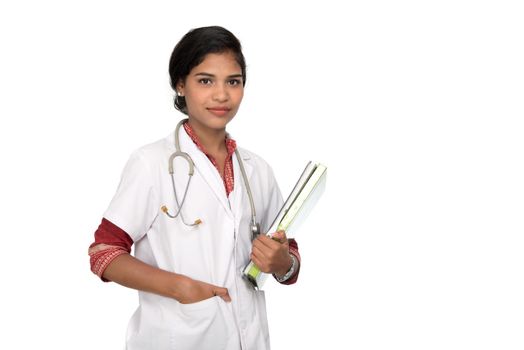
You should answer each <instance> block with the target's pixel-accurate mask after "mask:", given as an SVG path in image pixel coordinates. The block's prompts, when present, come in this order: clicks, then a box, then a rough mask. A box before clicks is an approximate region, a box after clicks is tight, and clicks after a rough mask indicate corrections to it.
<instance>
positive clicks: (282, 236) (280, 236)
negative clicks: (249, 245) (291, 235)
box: [271, 230, 287, 243]
mask: <svg viewBox="0 0 524 350" xmlns="http://www.w3.org/2000/svg"><path fill="white" fill-rule="evenodd" d="M271 238H272V239H273V240H275V241H277V242H280V243H284V242H285V241H287V237H286V233H285V232H284V231H283V230H280V231H277V232H275V233H274V234H273V235H272V236H271Z"/></svg>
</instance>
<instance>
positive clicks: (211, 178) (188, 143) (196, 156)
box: [178, 128, 253, 217]
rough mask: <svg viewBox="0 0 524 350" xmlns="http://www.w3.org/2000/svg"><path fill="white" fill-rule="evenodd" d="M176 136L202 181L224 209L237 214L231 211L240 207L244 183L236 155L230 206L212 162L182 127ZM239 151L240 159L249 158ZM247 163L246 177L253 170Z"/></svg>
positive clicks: (248, 176)
mask: <svg viewBox="0 0 524 350" xmlns="http://www.w3.org/2000/svg"><path fill="white" fill-rule="evenodd" d="M178 136H179V140H180V148H181V149H180V150H181V151H182V152H186V153H188V154H189V155H190V156H191V158H192V159H193V162H194V163H195V169H196V171H197V172H199V173H200V175H201V176H202V178H203V179H204V181H205V182H206V183H207V184H208V185H209V187H210V188H211V189H212V190H213V192H214V194H215V197H216V198H217V200H218V201H219V202H220V204H221V205H222V206H223V207H224V209H225V211H226V212H227V213H228V214H229V215H230V216H232V217H235V216H237V215H234V214H233V212H232V211H233V210H234V211H235V212H236V211H237V210H238V209H240V208H241V205H240V204H241V202H242V193H243V192H244V190H243V189H244V187H245V185H244V180H243V178H242V173H241V172H240V168H239V166H238V159H237V158H236V155H235V154H234V155H233V172H234V178H235V186H234V189H233V192H232V193H231V194H230V197H231V198H233V196H235V198H234V200H233V202H234V203H235V204H234V205H233V206H230V202H229V200H228V198H227V196H226V190H225V188H224V182H223V180H222V177H221V176H220V174H219V173H218V171H217V169H216V168H215V166H214V165H213V163H211V161H210V160H209V159H208V158H207V156H206V155H205V154H204V153H203V152H202V151H201V150H200V149H199V148H198V146H197V145H196V144H195V143H194V142H193V140H192V139H191V138H190V137H189V135H188V134H187V133H186V131H185V129H184V128H180V130H179V135H178ZM239 153H240V154H241V157H242V160H249V159H250V157H249V155H248V154H245V152H242V150H240V149H239ZM249 163H250V162H244V168H245V170H246V175H247V178H248V179H249V178H250V177H251V173H252V171H253V167H252V165H251V164H249ZM246 195H247V194H246ZM246 200H248V198H246ZM237 213H238V212H237Z"/></svg>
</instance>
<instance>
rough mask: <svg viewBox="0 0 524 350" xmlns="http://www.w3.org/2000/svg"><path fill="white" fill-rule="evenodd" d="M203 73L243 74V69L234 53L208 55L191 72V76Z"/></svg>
mask: <svg viewBox="0 0 524 350" xmlns="http://www.w3.org/2000/svg"><path fill="white" fill-rule="evenodd" d="M203 72H205V73H210V74H215V73H227V74H241V73H242V68H241V67H240V65H239V64H238V62H237V60H236V58H235V55H234V54H233V53H232V52H221V53H208V54H207V55H206V56H205V57H204V60H203V61H202V62H201V63H200V64H199V65H198V66H196V67H194V68H193V69H192V70H191V72H190V74H198V73H203Z"/></svg>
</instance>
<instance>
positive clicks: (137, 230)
mask: <svg viewBox="0 0 524 350" xmlns="http://www.w3.org/2000/svg"><path fill="white" fill-rule="evenodd" d="M158 208H159V205H158V196H157V193H156V191H155V186H154V182H153V175H152V171H151V167H150V165H149V164H148V163H147V161H146V159H145V157H144V156H143V155H142V154H141V153H140V150H138V151H135V152H134V153H133V154H132V155H131V157H130V158H129V160H128V162H127V164H126V166H125V168H124V171H123V172H122V176H121V179H120V184H119V185H118V189H117V191H116V194H115V195H114V197H113V199H112V200H111V203H110V204H109V208H108V209H107V210H106V212H105V213H104V217H105V218H106V219H107V220H109V221H111V222H112V223H113V224H115V225H116V226H118V227H120V228H121V229H122V230H124V231H125V232H126V233H127V234H128V235H129V236H130V237H131V238H132V239H133V241H134V242H136V241H138V240H139V239H140V238H142V237H143V236H144V235H145V234H146V233H147V231H148V230H149V228H150V227H151V225H152V223H153V221H154V220H155V218H156V216H157V215H158Z"/></svg>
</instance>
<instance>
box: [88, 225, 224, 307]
mask: <svg viewBox="0 0 524 350" xmlns="http://www.w3.org/2000/svg"><path fill="white" fill-rule="evenodd" d="M132 244H133V240H132V239H131V237H130V236H129V235H128V234H127V233H126V232H125V231H124V230H122V229H121V228H120V227H118V226H116V225H115V224H113V223H112V222H111V221H109V220H107V219H105V218H103V219H102V222H101V224H100V226H99V227H98V229H97V230H96V232H95V242H94V243H93V244H92V245H91V246H90V248H89V255H90V257H91V270H92V271H93V273H95V274H96V275H97V276H99V277H100V278H102V280H103V281H106V282H108V281H115V282H116V283H118V284H121V285H123V286H126V287H129V288H133V289H137V290H141V291H145V292H150V293H155V294H159V295H162V296H165V297H168V298H174V299H176V300H178V301H179V302H180V303H183V304H188V303H195V302H198V301H201V300H204V299H208V298H211V297H213V296H215V295H216V296H220V297H221V298H222V299H224V300H225V301H230V300H231V299H230V297H229V294H228V292H227V289H226V288H221V287H218V286H213V285H211V284H208V283H204V282H201V281H196V280H193V279H191V278H189V277H187V276H183V275H180V274H176V273H172V272H168V271H165V270H161V269H159V268H156V267H153V266H151V265H148V264H146V263H144V262H142V261H140V260H138V259H136V258H135V257H133V256H131V255H130V254H129V253H130V252H131V246H132Z"/></svg>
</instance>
